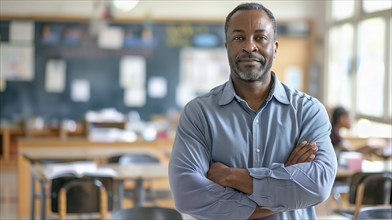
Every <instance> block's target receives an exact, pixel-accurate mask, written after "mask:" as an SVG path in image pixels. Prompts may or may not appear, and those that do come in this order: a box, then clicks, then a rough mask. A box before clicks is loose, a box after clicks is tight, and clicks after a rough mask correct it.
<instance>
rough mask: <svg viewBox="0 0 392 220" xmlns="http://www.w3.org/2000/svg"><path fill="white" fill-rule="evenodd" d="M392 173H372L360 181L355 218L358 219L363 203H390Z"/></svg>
mask: <svg viewBox="0 0 392 220" xmlns="http://www.w3.org/2000/svg"><path fill="white" fill-rule="evenodd" d="M391 174H392V173H385V174H379V175H372V176H369V177H366V179H365V180H364V181H363V182H362V183H360V185H359V186H358V190H357V198H356V201H355V209H354V219H357V216H358V214H359V211H360V209H361V208H362V206H363V205H373V206H374V205H390V204H391V202H392V201H391V193H392V190H391V189H392V175H391Z"/></svg>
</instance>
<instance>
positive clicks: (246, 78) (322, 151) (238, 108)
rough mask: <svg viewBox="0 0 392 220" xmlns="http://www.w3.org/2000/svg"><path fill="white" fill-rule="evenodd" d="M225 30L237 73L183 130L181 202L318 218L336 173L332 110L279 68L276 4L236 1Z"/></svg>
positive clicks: (176, 186)
mask: <svg viewBox="0 0 392 220" xmlns="http://www.w3.org/2000/svg"><path fill="white" fill-rule="evenodd" d="M225 31H226V44H225V45H226V48H227V53H228V59H229V63H230V69H231V73H230V79H229V81H228V82H226V83H225V84H223V85H221V86H218V87H216V88H214V89H212V90H211V91H210V92H209V93H208V94H206V95H203V96H200V97H197V98H196V99H194V100H192V101H191V102H189V103H188V104H187V105H186V106H185V108H184V110H183V113H182V115H181V118H180V122H179V125H178V128H177V133H176V138H175V141H174V146H173V149H172V154H171V158H170V164H169V178H170V185H171V189H172V191H173V196H174V200H175V203H176V207H177V209H178V210H179V211H181V212H183V213H187V214H189V215H192V216H193V217H195V218H198V219H255V218H262V217H266V216H267V219H301V220H302V219H316V216H315V210H314V205H316V204H318V203H321V202H322V201H324V200H325V199H326V198H328V196H329V194H330V191H331V187H332V184H333V182H334V177H335V174H336V156H335V153H334V150H333V147H332V145H331V141H330V138H329V134H330V131H331V126H330V123H329V119H328V115H327V113H326V111H325V109H324V107H323V106H322V104H321V103H320V102H319V101H317V100H316V99H315V98H312V97H310V96H308V95H306V94H304V93H301V92H298V91H296V90H293V89H291V88H289V87H287V86H286V85H284V84H282V83H281V82H279V80H278V78H277V77H276V75H275V73H273V72H272V71H271V68H272V64H273V61H274V58H275V55H276V52H277V49H278V42H277V41H276V22H275V18H274V16H273V14H272V13H271V12H270V11H269V10H268V9H267V8H265V7H263V6H262V5H260V4H256V3H249V4H241V5H239V6H237V7H236V8H235V9H234V10H233V11H232V12H231V13H229V15H228V16H227V18H226V23H225ZM293 56H295V51H293ZM201 74H202V73H201Z"/></svg>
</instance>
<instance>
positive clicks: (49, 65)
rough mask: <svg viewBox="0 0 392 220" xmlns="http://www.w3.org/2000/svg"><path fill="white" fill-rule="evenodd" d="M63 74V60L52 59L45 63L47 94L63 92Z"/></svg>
mask: <svg viewBox="0 0 392 220" xmlns="http://www.w3.org/2000/svg"><path fill="white" fill-rule="evenodd" d="M65 72H66V63H65V60H55V59H52V60H48V61H47V62H46V71H45V74H46V77H45V89H46V91H47V92H56V93H60V92H64V89H65Z"/></svg>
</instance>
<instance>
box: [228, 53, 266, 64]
mask: <svg viewBox="0 0 392 220" xmlns="http://www.w3.org/2000/svg"><path fill="white" fill-rule="evenodd" d="M245 60H254V61H257V62H261V63H262V64H265V58H264V57H263V56H260V55H258V54H253V53H246V54H241V55H239V56H237V57H236V58H235V61H236V62H237V63H238V62H241V61H245Z"/></svg>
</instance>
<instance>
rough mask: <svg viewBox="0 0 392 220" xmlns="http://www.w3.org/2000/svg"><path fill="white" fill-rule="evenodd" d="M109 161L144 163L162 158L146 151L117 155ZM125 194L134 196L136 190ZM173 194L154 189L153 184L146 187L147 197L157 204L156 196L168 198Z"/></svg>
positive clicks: (153, 162) (127, 191) (155, 161)
mask: <svg viewBox="0 0 392 220" xmlns="http://www.w3.org/2000/svg"><path fill="white" fill-rule="evenodd" d="M108 163H119V164H124V165H125V164H143V163H152V164H158V163H160V160H159V159H158V158H156V157H153V156H151V155H149V154H144V153H128V154H121V155H115V156H112V157H110V158H109V159H108ZM125 194H126V195H127V196H129V197H132V198H134V197H135V192H134V190H133V189H132V190H126V191H125ZM170 196H171V193H170V192H164V191H153V190H152V189H151V186H147V187H146V198H147V200H149V201H150V202H152V203H153V204H154V205H156V201H155V198H157V197H159V198H168V197H170Z"/></svg>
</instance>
